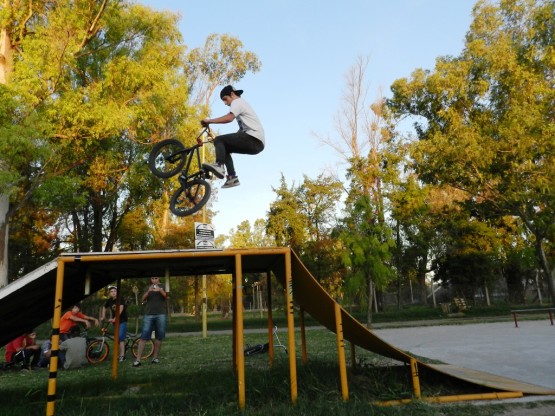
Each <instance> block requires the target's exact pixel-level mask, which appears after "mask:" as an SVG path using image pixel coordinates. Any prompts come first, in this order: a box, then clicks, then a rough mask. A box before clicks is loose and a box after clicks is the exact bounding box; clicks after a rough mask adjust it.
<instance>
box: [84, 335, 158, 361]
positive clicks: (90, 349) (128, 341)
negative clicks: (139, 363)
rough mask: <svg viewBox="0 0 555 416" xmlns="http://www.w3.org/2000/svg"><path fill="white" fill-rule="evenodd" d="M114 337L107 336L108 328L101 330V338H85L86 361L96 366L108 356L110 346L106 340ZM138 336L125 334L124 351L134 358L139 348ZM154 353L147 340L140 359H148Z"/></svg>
mask: <svg viewBox="0 0 555 416" xmlns="http://www.w3.org/2000/svg"><path fill="white" fill-rule="evenodd" d="M113 339H114V336H113V335H112V334H108V328H106V327H104V328H102V336H101V337H98V338H92V339H89V338H87V360H88V361H89V363H91V364H98V363H101V362H102V361H104V360H105V359H106V358H107V357H108V355H109V354H110V345H109V344H108V340H113ZM139 340H140V334H126V336H125V351H124V354H123V355H124V356H125V355H126V354H127V351H128V350H131V353H132V354H133V357H134V358H137V350H138V348H139ZM153 353H154V342H153V341H152V339H149V340H147V341H146V343H145V349H144V351H143V355H142V357H141V358H149V357H150V356H151V355H152V354H153Z"/></svg>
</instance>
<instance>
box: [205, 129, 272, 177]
mask: <svg viewBox="0 0 555 416" xmlns="http://www.w3.org/2000/svg"><path fill="white" fill-rule="evenodd" d="M214 148H215V149H216V163H218V164H221V163H224V164H225V168H226V170H227V174H228V175H229V176H235V166H234V165H233V159H232V157H231V154H232V153H238V154H243V155H256V154H258V153H260V152H261V151H262V150H264V144H263V143H262V142H261V141H260V140H258V139H257V138H255V137H252V136H250V135H248V134H246V133H243V132H237V133H231V134H222V135H221V136H218V137H216V138H215V139H214Z"/></svg>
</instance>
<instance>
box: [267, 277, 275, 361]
mask: <svg viewBox="0 0 555 416" xmlns="http://www.w3.org/2000/svg"><path fill="white" fill-rule="evenodd" d="M266 295H267V298H268V302H267V306H268V359H269V361H270V368H271V367H272V366H273V365H274V317H273V314H272V274H271V273H270V272H267V273H266Z"/></svg>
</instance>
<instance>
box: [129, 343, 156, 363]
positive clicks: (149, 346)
mask: <svg viewBox="0 0 555 416" xmlns="http://www.w3.org/2000/svg"><path fill="white" fill-rule="evenodd" d="M139 341H140V338H137V339H136V340H135V341H133V345H132V346H131V353H132V354H133V357H135V358H137V356H138V355H139V353H138V351H139ZM152 354H154V341H152V339H149V340H146V341H145V349H144V350H143V355H142V356H141V359H145V358H149V357H150V356H152Z"/></svg>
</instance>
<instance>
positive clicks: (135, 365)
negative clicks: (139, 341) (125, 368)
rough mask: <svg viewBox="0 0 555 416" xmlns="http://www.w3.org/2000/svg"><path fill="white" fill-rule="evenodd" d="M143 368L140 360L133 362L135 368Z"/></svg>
mask: <svg viewBox="0 0 555 416" xmlns="http://www.w3.org/2000/svg"><path fill="white" fill-rule="evenodd" d="M140 366H141V362H140V361H139V360H136V361H134V362H133V367H140Z"/></svg>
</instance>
